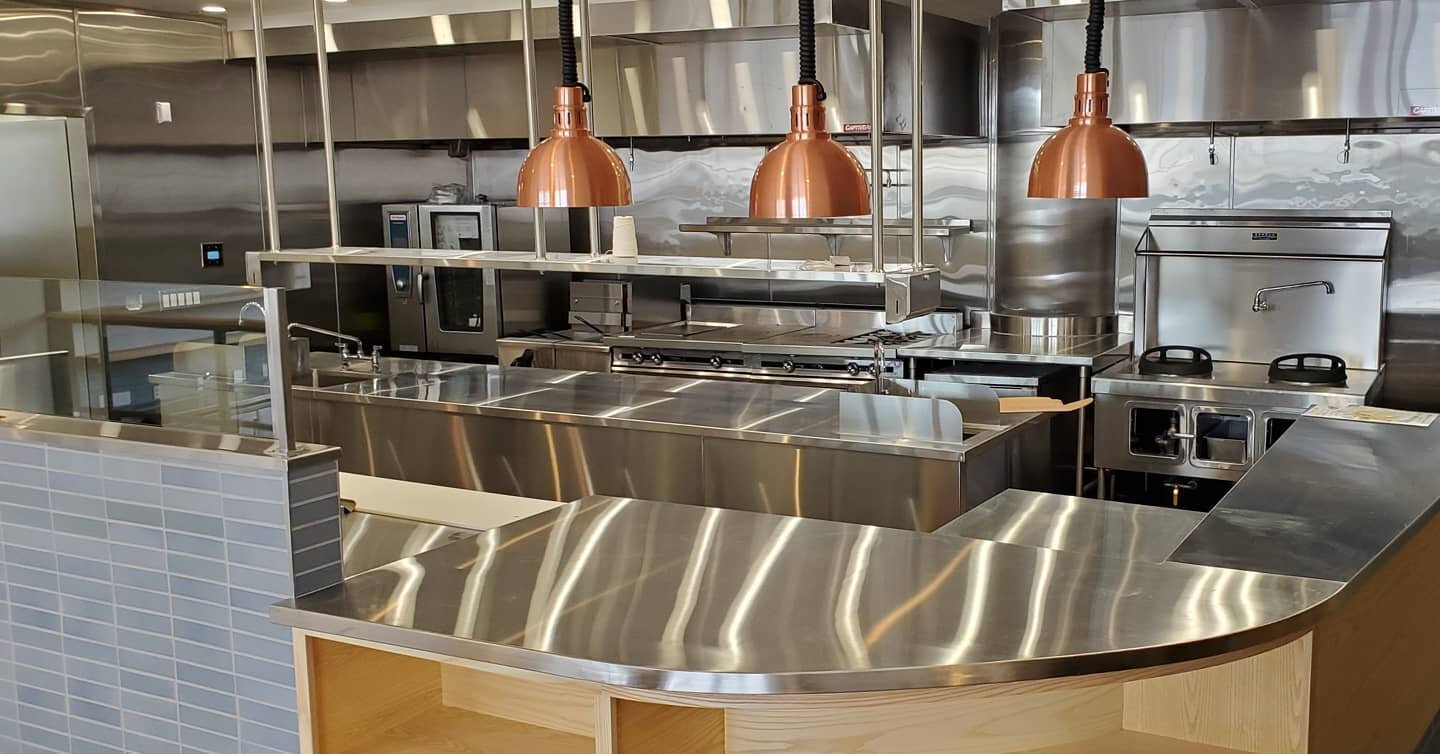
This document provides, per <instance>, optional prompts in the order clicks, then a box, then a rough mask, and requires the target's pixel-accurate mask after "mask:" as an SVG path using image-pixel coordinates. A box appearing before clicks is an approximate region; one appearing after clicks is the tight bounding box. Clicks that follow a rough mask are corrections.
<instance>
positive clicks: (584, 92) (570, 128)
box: [517, 0, 631, 207]
mask: <svg viewBox="0 0 1440 754" xmlns="http://www.w3.org/2000/svg"><path fill="white" fill-rule="evenodd" d="M581 1H582V2H586V1H587V0H581ZM559 10H560V50H561V56H562V57H563V66H562V71H563V73H562V76H563V80H562V81H561V84H560V86H557V87H555V125H554V127H553V128H551V130H550V138H548V139H546V140H545V141H542V142H540V143H539V144H537V145H535V148H534V149H532V150H530V154H529V155H528V156H526V158H525V162H524V164H522V165H521V166H520V185H519V199H518V201H517V203H518V204H519V205H520V206H522V207H618V206H622V205H626V204H629V203H630V202H631V198H630V174H629V173H627V172H626V171H625V164H624V163H623V162H621V161H620V156H619V155H617V154H615V150H614V149H611V148H610V145H609V144H606V143H605V142H603V141H601V140H599V139H597V138H595V136H594V134H592V133H590V123H589V118H588V113H587V106H586V103H588V102H589V101H590V90H589V89H588V88H587V87H586V86H585V85H584V84H582V83H580V76H579V73H578V71H577V66H576V57H575V27H574V19H573V13H574V7H573V0H560V8H559Z"/></svg>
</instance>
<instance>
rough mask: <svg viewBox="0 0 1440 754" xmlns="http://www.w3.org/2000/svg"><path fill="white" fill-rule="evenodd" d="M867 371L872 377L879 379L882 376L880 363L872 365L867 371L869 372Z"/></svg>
mask: <svg viewBox="0 0 1440 754" xmlns="http://www.w3.org/2000/svg"><path fill="white" fill-rule="evenodd" d="M865 371H867V372H869V373H870V376H871V377H879V376H880V364H878V363H875V364H871V365H870V368H869V369H867V370H865Z"/></svg>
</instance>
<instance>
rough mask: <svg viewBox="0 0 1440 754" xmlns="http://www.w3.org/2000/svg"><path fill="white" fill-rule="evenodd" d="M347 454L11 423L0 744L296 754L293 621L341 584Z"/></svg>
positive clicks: (0, 526) (5, 488)
mask: <svg viewBox="0 0 1440 754" xmlns="http://www.w3.org/2000/svg"><path fill="white" fill-rule="evenodd" d="M337 484H338V475H337V472H336V461H335V456H334V455H333V454H326V453H320V454H312V455H310V456H308V457H304V458H300V459H297V460H289V461H286V460H281V459H275V458H270V457H258V456H241V455H238V454H232V453H225V452H219V451H196V450H189V449H181V448H171V447H166V446H155V445H149V444H139V443H133V442H124V441H119V440H108V439H95V438H79V437H71V436H65V435H55V434H49V433H36V432H27V431H25V430H11V429H0V544H3V547H0V550H3V551H0V752H7V753H8V752H15V753H17V754H40V753H47V754H53V753H54V752H61V753H62V754H119V753H120V752H135V753H136V754H182V753H183V754H296V753H297V752H298V751H299V749H300V745H299V740H298V733H297V722H296V699H295V680H294V663H293V654H292V649H291V644H290V634H289V631H288V629H284V628H281V627H278V626H275V625H273V624H271V623H270V621H269V620H268V618H267V613H268V609H269V606H270V605H271V604H273V603H275V602H277V601H280V600H283V599H288V598H291V597H293V596H296V595H298V594H304V593H307V592H310V591H314V590H316V589H319V588H323V587H326V586H329V585H331V584H334V583H336V582H338V581H339V579H340V523H339V500H338V488H337Z"/></svg>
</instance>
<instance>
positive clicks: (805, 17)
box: [800, 0, 825, 100]
mask: <svg viewBox="0 0 1440 754" xmlns="http://www.w3.org/2000/svg"><path fill="white" fill-rule="evenodd" d="M800 83H801V84H811V85H813V86H815V88H817V89H819V90H820V99H821V100H824V99H825V85H824V84H821V83H820V79H818V78H815V0H800Z"/></svg>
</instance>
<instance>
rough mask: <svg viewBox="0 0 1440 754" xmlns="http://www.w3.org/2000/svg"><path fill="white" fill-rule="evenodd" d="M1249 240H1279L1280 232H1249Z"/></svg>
mask: <svg viewBox="0 0 1440 754" xmlns="http://www.w3.org/2000/svg"><path fill="white" fill-rule="evenodd" d="M1250 240H1251V241H1279V240H1280V234H1279V233H1273V232H1271V233H1251V234H1250Z"/></svg>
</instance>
